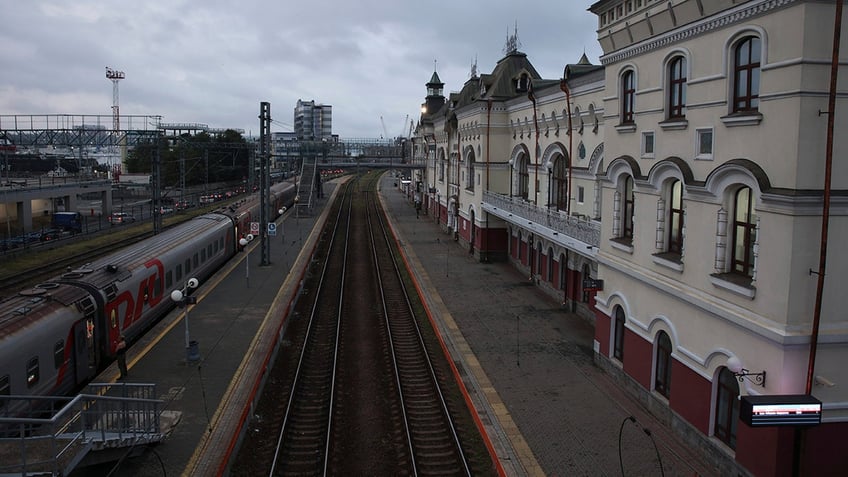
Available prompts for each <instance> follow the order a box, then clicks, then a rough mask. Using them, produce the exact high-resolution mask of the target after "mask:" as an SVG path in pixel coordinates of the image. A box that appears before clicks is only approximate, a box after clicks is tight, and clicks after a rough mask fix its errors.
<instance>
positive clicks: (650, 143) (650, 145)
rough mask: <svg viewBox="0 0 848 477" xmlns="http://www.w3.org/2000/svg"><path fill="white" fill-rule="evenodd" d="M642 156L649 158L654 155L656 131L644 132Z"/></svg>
mask: <svg viewBox="0 0 848 477" xmlns="http://www.w3.org/2000/svg"><path fill="white" fill-rule="evenodd" d="M642 157H644V158H648V159H651V158H653V157H654V133H653V132H652V131H646V132H643V133H642Z"/></svg>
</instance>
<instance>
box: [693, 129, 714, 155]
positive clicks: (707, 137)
mask: <svg viewBox="0 0 848 477" xmlns="http://www.w3.org/2000/svg"><path fill="white" fill-rule="evenodd" d="M695 135H696V136H697V140H696V147H697V148H698V150H697V151H695V159H712V158H713V129H712V128H706V129H697V130H695Z"/></svg>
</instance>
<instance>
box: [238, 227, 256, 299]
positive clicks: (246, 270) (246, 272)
mask: <svg viewBox="0 0 848 477" xmlns="http://www.w3.org/2000/svg"><path fill="white" fill-rule="evenodd" d="M251 241H253V234H247V235H245V236H244V237H242V238H241V239H239V245H241V246H242V248H244V253H245V254H246V255H247V256H246V257H245V258H244V280H245V282H247V288H250V251H249V250H247V244H249V243H250V242H251Z"/></svg>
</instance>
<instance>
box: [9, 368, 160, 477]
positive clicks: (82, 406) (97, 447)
mask: <svg viewBox="0 0 848 477" xmlns="http://www.w3.org/2000/svg"><path fill="white" fill-rule="evenodd" d="M155 395H156V386H155V385H154V384H135V383H132V384H130V383H117V384H91V385H89V386H88V387H87V388H86V390H85V393H83V394H78V395H77V396H75V397H50V396H48V397H31V396H0V406H2V407H0V412H3V413H4V414H0V476H2V477H5V476H12V475H14V476H21V475H26V476H48V475H49V476H63V475H68V474H69V473H70V472H71V471H72V470H73V469H74V468H76V467H78V466H80V465H81V464H82V463H84V461H85V460H87V459H90V458H91V457H92V455H93V454H96V453H98V452H99V451H104V450H110V449H120V448H127V447H134V446H139V445H145V444H150V443H154V442H159V441H161V440H162V439H163V438H164V437H165V433H164V432H163V430H162V427H161V419H160V417H161V416H160V410H161V404H162V400H160V399H156V398H155ZM11 409H15V415H14V416H9V415H7V414H5V413H6V412H7V411H8V410H11ZM93 460H97V459H96V458H95V459H93ZM100 460H102V459H100Z"/></svg>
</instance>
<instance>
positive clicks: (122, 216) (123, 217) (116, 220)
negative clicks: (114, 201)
mask: <svg viewBox="0 0 848 477" xmlns="http://www.w3.org/2000/svg"><path fill="white" fill-rule="evenodd" d="M131 222H135V217H133V216H132V215H131V214H128V213H126V212H115V213H113V214H112V215H110V216H109V223H110V224H112V225H121V224H127V223H131Z"/></svg>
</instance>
